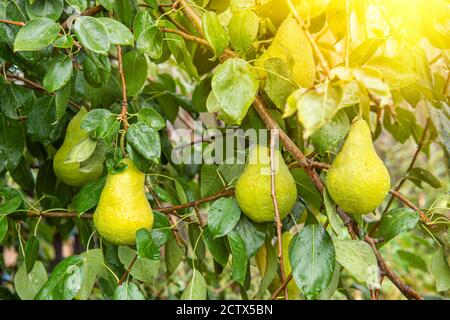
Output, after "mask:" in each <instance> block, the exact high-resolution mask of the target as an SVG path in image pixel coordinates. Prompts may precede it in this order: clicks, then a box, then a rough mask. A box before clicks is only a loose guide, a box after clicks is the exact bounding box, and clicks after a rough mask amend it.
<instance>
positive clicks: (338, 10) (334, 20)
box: [326, 0, 349, 42]
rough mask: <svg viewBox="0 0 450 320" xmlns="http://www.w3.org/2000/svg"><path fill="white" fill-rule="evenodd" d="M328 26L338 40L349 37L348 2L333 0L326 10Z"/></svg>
mask: <svg viewBox="0 0 450 320" xmlns="http://www.w3.org/2000/svg"><path fill="white" fill-rule="evenodd" d="M326 15H327V24H328V26H329V27H330V30H331V32H332V33H333V35H334V38H335V39H336V42H338V41H340V40H342V39H343V38H344V37H345V36H346V35H347V19H348V18H349V17H347V8H346V1H342V0H331V1H330V4H329V5H328V7H327V10H326Z"/></svg>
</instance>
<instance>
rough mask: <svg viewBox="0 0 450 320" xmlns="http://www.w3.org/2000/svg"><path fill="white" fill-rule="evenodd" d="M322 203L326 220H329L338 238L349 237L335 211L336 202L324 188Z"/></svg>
mask: <svg viewBox="0 0 450 320" xmlns="http://www.w3.org/2000/svg"><path fill="white" fill-rule="evenodd" d="M323 203H324V205H325V211H326V213H327V217H328V221H329V222H330V225H331V228H332V229H333V231H334V232H335V233H336V235H337V236H338V239H341V240H342V239H347V238H350V235H349V233H348V231H347V228H346V227H345V226H344V223H343V222H342V220H341V219H340V218H339V216H338V214H337V212H336V204H335V203H334V202H333V200H332V199H331V197H330V195H329V194H328V191H327V190H324V192H323Z"/></svg>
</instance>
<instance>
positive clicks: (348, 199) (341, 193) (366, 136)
mask: <svg viewBox="0 0 450 320" xmlns="http://www.w3.org/2000/svg"><path fill="white" fill-rule="evenodd" d="M390 184H391V182H390V176H389V172H388V170H387V169H386V166H385V165H384V163H383V161H382V160H381V159H380V158H379V157H378V155H377V153H376V151H375V148H374V147H373V143H372V136H371V132H370V128H369V126H368V124H367V122H366V121H365V120H362V119H357V120H355V121H354V122H353V124H352V126H351V127H350V131H349V133H348V135H347V138H346V140H345V142H344V144H343V146H342V149H341V151H340V152H339V153H338V155H337V156H336V159H335V160H334V162H333V163H332V165H331V167H330V169H329V171H328V177H327V189H328V192H329V194H330V196H331V198H332V199H333V200H334V202H336V204H337V205H338V206H339V207H341V208H342V209H343V210H345V211H347V212H349V213H353V214H366V213H369V212H372V211H373V210H375V209H376V208H377V207H378V206H379V205H380V204H381V203H382V202H383V200H384V198H385V196H386V194H387V193H388V192H389V189H390Z"/></svg>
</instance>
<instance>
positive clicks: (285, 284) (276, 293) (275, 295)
mask: <svg viewBox="0 0 450 320" xmlns="http://www.w3.org/2000/svg"><path fill="white" fill-rule="evenodd" d="M292 279H293V276H292V272H291V273H290V274H289V275H288V276H287V278H286V280H284V281H283V282H282V283H281V285H280V286H279V287H278V288H277V290H275V292H274V293H273V294H272V296H271V297H270V300H275V299H276V298H277V297H278V295H279V294H280V292H281V291H283V290H284V289H285V288H287V285H288V284H289V282H291V280H292Z"/></svg>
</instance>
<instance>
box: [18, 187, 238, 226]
mask: <svg viewBox="0 0 450 320" xmlns="http://www.w3.org/2000/svg"><path fill="white" fill-rule="evenodd" d="M232 195H234V190H233V189H228V190H224V191H222V192H219V193H216V194H214V195H212V196H209V197H205V198H203V199H199V200H196V201H192V202H188V203H184V204H180V205H176V206H170V207H160V208H153V210H155V211H159V212H161V213H167V214H173V212H174V211H180V210H183V209H188V208H192V207H195V206H200V205H202V204H204V203H208V202H211V201H214V200H217V199H220V198H225V197H230V196H232ZM27 217H30V218H39V217H42V218H78V213H76V212H59V211H53V212H41V213H36V212H27ZM79 218H80V219H86V220H91V219H92V218H93V214H91V213H85V214H83V215H81V216H80V217H79Z"/></svg>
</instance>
